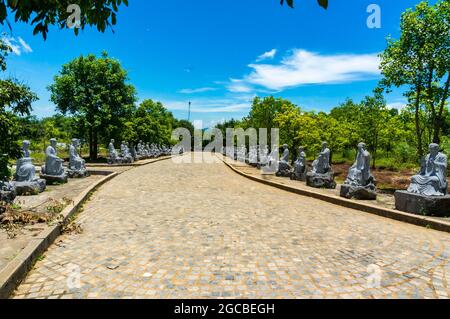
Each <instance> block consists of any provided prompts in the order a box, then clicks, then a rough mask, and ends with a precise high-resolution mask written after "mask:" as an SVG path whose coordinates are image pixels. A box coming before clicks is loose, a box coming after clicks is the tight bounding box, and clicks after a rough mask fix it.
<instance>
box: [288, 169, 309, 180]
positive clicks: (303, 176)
mask: <svg viewBox="0 0 450 319" xmlns="http://www.w3.org/2000/svg"><path fill="white" fill-rule="evenodd" d="M306 173H307V172H306V171H305V172H304V173H296V172H295V171H294V172H293V173H292V174H291V180H293V181H300V182H305V181H306Z"/></svg>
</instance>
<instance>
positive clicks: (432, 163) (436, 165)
mask: <svg viewBox="0 0 450 319" xmlns="http://www.w3.org/2000/svg"><path fill="white" fill-rule="evenodd" d="M447 165H448V162H447V156H445V155H444V154H443V153H438V154H437V155H436V156H435V157H434V158H433V157H432V155H431V154H428V155H427V156H426V157H425V160H424V161H423V163H422V168H421V170H420V173H419V175H416V176H413V178H412V183H411V186H410V187H409V189H408V192H411V193H416V194H421V195H426V196H444V195H446V194H447V192H448V182H447Z"/></svg>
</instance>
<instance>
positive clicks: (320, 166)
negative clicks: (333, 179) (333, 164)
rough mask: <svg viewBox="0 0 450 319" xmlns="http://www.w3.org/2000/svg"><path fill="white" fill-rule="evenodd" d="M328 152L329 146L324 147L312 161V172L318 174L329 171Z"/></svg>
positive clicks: (329, 152)
mask: <svg viewBox="0 0 450 319" xmlns="http://www.w3.org/2000/svg"><path fill="white" fill-rule="evenodd" d="M330 154H331V151H330V149H329V148H326V149H324V150H323V151H322V152H321V153H320V154H319V157H318V158H317V160H315V161H314V163H313V172H314V173H318V174H326V173H328V172H329V171H330Z"/></svg>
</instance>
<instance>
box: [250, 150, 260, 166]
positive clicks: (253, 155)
mask: <svg viewBox="0 0 450 319" xmlns="http://www.w3.org/2000/svg"><path fill="white" fill-rule="evenodd" d="M248 163H249V164H250V165H252V166H256V165H258V149H257V147H256V146H251V147H250V150H249V152H248Z"/></svg>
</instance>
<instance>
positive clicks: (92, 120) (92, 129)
mask: <svg viewBox="0 0 450 319" xmlns="http://www.w3.org/2000/svg"><path fill="white" fill-rule="evenodd" d="M127 79H128V78H127V72H126V71H125V70H124V69H123V68H122V66H121V65H120V63H119V61H117V60H115V59H112V58H110V57H108V54H107V53H106V52H104V53H103V54H102V56H101V57H99V58H97V57H95V56H94V55H92V54H90V55H88V56H86V57H84V56H80V57H79V58H76V59H74V60H73V61H71V62H69V63H68V64H65V65H63V67H62V70H61V71H60V72H59V74H58V75H57V76H55V78H54V83H53V84H52V85H50V86H49V87H48V89H49V90H50V92H51V100H52V102H53V103H55V104H56V105H57V109H58V110H59V111H61V112H62V113H63V114H64V115H66V114H73V115H74V116H76V117H77V118H78V119H79V120H80V121H82V124H83V125H84V126H85V127H87V130H88V141H89V156H90V158H91V159H92V160H95V159H97V153H98V144H99V135H100V134H101V136H102V138H103V139H105V140H107V139H108V138H109V136H108V135H113V132H114V131H120V130H121V127H122V124H123V120H124V119H126V118H128V116H129V114H130V113H131V112H132V111H133V109H134V102H135V100H136V93H135V89H134V87H133V86H132V85H129V84H127V83H126V82H127Z"/></svg>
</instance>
